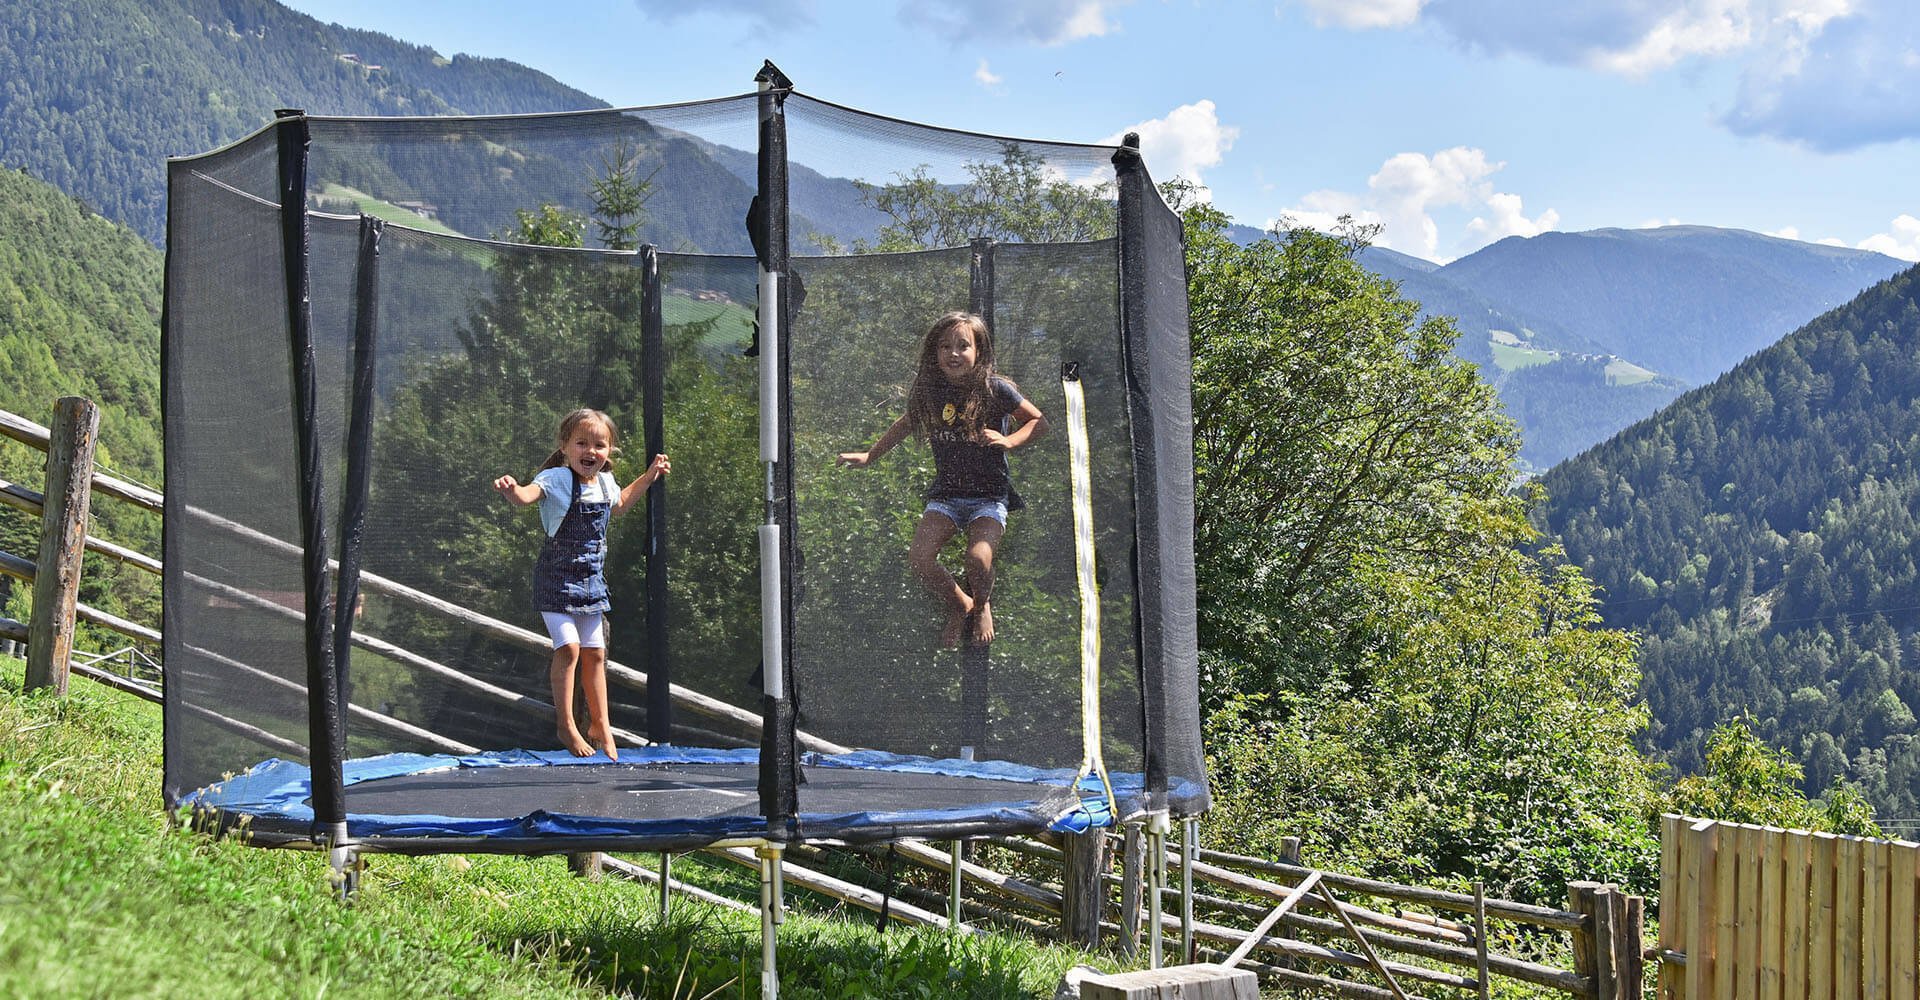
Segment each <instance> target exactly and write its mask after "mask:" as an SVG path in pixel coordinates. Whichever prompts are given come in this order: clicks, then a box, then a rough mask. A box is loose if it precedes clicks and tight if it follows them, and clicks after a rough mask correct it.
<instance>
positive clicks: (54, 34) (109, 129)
mask: <svg viewBox="0 0 1920 1000" xmlns="http://www.w3.org/2000/svg"><path fill="white" fill-rule="evenodd" d="M349 56H351V57H352V58H348V57H349ZM592 107H605V102H603V101H599V100H596V99H594V98H593V97H590V96H588V95H587V94H584V93H582V92H580V91H578V90H574V89H573V88H571V87H566V86H563V85H561V84H560V83H558V82H556V81H555V80H553V79H552V78H551V77H549V76H547V75H545V74H543V73H539V72H535V71H534V70H531V69H528V68H527V67H525V66H521V65H519V64H518V63H513V62H508V61H506V60H504V59H476V58H473V57H470V56H455V57H454V58H452V59H446V58H443V57H442V56H440V55H439V54H438V53H436V52H434V51H433V50H432V49H429V48H426V47H425V46H419V45H409V44H407V43H405V42H400V41H396V40H395V39H393V38H389V37H387V36H386V35H381V34H378V33H375V32H370V31H355V30H352V29H348V28H342V27H338V26H332V25H324V24H321V23H320V22H318V21H316V20H314V19H313V18H311V17H308V16H306V15H304V14H299V13H296V12H294V11H292V10H289V9H287V8H285V7H282V6H280V5H279V4H277V3H273V2H271V0H0V164H3V165H5V166H8V167H25V168H26V169H27V170H28V171H29V172H31V173H32V174H34V175H35V176H37V177H40V178H42V179H43V180H46V181H47V182H48V183H51V184H53V185H54V186H55V187H58V188H59V189H61V190H62V191H66V192H67V193H69V194H72V195H75V196H77V197H79V198H81V199H82V200H84V201H86V202H87V204H89V205H92V206H94V207H95V208H96V209H97V210H99V211H100V212H101V213H102V214H104V215H105V216H107V217H108V218H111V219H115V220H118V221H120V222H123V223H126V224H127V225H128V226H131V227H132V228H133V229H134V230H135V231H137V232H138V233H140V235H142V236H144V237H146V238H147V240H149V241H151V242H154V243H158V242H160V240H161V237H162V229H163V221H164V220H163V216H164V209H163V206H164V203H165V189H166V183H165V167H166V158H167V157H168V156H181V155H187V154H192V153H198V152H203V151H205V150H209V149H213V148H215V147H217V146H221V145H224V144H225V143H228V142H231V141H232V140H234V139H236V138H238V137H240V136H242V135H245V134H247V133H248V132H251V131H253V130H254V129H257V128H259V127H260V126H261V125H263V124H265V123H266V122H268V121H270V120H272V117H273V111H274V109H275V108H303V109H305V110H307V111H309V112H313V113H315V114H336V115H358V114H389V115H391V114H405V115H421V114H449V113H463V114H501V113H508V112H522V111H536V110H538V111H565V110H573V109H578V108H592Z"/></svg>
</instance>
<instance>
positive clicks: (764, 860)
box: [754, 844, 786, 1000]
mask: <svg viewBox="0 0 1920 1000" xmlns="http://www.w3.org/2000/svg"><path fill="white" fill-rule="evenodd" d="M780 852H781V847H780V845H778V844H767V845H764V846H762V847H760V848H757V849H756V850H755V851H754V853H755V854H758V855H759V856H760V997H761V1000H776V998H778V997H779V996H780V977H779V974H778V972H777V971H776V970H775V968H774V958H775V955H776V950H777V949H775V947H774V945H775V944H776V943H777V939H778V937H779V928H780V924H781V922H782V921H783V920H785V919H786V914H785V913H784V912H783V907H782V905H781V903H782V900H781V896H782V893H781V885H780V882H781V878H780V874H781V873H780Z"/></svg>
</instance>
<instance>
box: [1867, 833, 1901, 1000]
mask: <svg viewBox="0 0 1920 1000" xmlns="http://www.w3.org/2000/svg"><path fill="white" fill-rule="evenodd" d="M1890 846H1891V845H1889V844H1888V843H1887V842H1886V841H1884V840H1867V841H1862V842H1861V844H1860V852H1861V873H1860V875H1861V878H1860V903H1861V912H1860V995H1861V996H1862V997H1863V998H1865V1000H1886V997H1887V982H1888V979H1887V960H1888V956H1889V954H1890V953H1891V952H1892V950H1893V949H1892V948H1891V946H1890V942H1889V941H1888V940H1887V932H1888V929H1889V928H1888V925H1887V909H1888V907H1889V906H1890V905H1891V904H1892V896H1891V893H1890V891H1889V890H1891V889H1892V886H1891V884H1890V881H1891V879H1890V877H1889V872H1888V869H1889V868H1890V867H1891V866H1892V864H1893V854H1892V852H1891V851H1890V850H1889V847H1890ZM1900 1000H1913V998H1912V996H1911V995H1909V996H1905V997H1901V998H1900Z"/></svg>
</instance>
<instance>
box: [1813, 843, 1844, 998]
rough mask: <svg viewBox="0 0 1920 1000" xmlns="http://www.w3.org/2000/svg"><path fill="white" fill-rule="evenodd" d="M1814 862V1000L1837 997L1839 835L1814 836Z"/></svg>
mask: <svg viewBox="0 0 1920 1000" xmlns="http://www.w3.org/2000/svg"><path fill="white" fill-rule="evenodd" d="M1812 848H1813V862H1812V864H1811V865H1810V866H1809V867H1808V876H1807V881H1808V885H1809V889H1808V892H1809V893H1810V894H1811V899H1810V900H1809V902H1808V908H1807V923H1808V931H1807V939H1808V946H1807V995H1808V996H1809V997H1812V998H1813V1000H1834V994H1833V988H1834V975H1835V970H1834V967H1833V961H1834V958H1835V956H1836V955H1837V954H1838V946H1837V943H1836V942H1835V940H1834V937H1835V934H1836V933H1837V930H1836V928H1835V927H1834V924H1835V922H1836V921H1838V920H1839V913H1838V911H1837V910H1836V908H1835V906H1834V893H1835V891H1836V889H1837V887H1836V885H1835V882H1834V866H1835V865H1837V864H1838V863H1839V860H1840V838H1838V837H1836V836H1834V835H1833V834H1831V833H1816V834H1814V835H1813V844H1812Z"/></svg>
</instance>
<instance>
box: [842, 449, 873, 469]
mask: <svg viewBox="0 0 1920 1000" xmlns="http://www.w3.org/2000/svg"><path fill="white" fill-rule="evenodd" d="M872 461H873V457H872V455H871V454H870V453H869V452H864V451H843V452H841V453H840V458H839V462H840V464H841V465H844V466H846V467H847V468H849V469H864V468H866V467H867V465H868V464H869V463H871V462H872Z"/></svg>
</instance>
